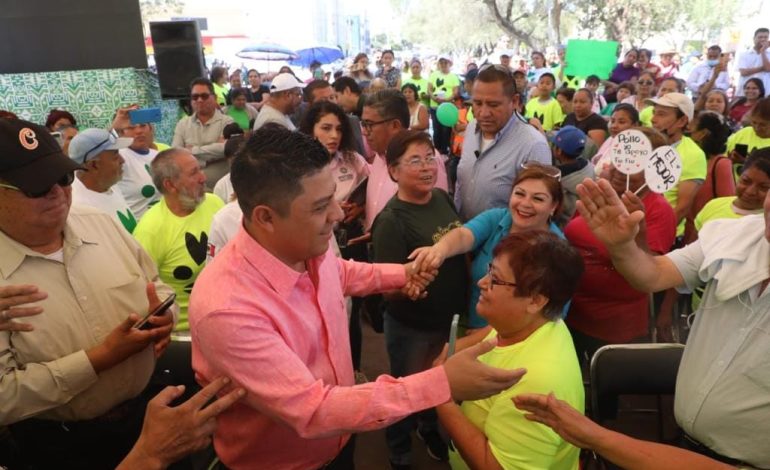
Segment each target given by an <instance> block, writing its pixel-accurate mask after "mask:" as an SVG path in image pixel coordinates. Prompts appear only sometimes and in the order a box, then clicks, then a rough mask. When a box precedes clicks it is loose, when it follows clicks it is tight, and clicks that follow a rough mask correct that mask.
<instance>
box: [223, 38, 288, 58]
mask: <svg viewBox="0 0 770 470" xmlns="http://www.w3.org/2000/svg"><path fill="white" fill-rule="evenodd" d="M235 55H236V56H238V57H240V58H241V59H251V60H293V59H297V58H298V57H299V56H298V55H297V53H296V52H294V51H293V50H291V49H289V48H288V47H285V46H282V45H280V44H275V43H270V42H263V43H259V44H252V45H250V46H246V47H244V48H243V49H241V50H240V51H239V52H237V53H236V54H235Z"/></svg>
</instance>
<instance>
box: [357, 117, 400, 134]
mask: <svg viewBox="0 0 770 470" xmlns="http://www.w3.org/2000/svg"><path fill="white" fill-rule="evenodd" d="M396 119H397V118H388V119H383V120H382V121H361V127H363V128H364V130H365V131H366V132H372V127H374V126H379V125H380V124H385V123H386V122H389V121H394V120H396Z"/></svg>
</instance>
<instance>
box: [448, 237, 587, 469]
mask: <svg viewBox="0 0 770 470" xmlns="http://www.w3.org/2000/svg"><path fill="white" fill-rule="evenodd" d="M582 272H583V262H582V260H581V258H580V255H579V254H578V253H577V251H576V250H575V249H574V248H572V247H571V246H570V245H569V243H567V242H566V241H564V240H562V239H560V238H559V237H558V236H556V235H554V234H552V233H550V232H545V231H526V232H519V233H514V234H512V235H510V236H508V237H507V238H505V239H503V240H502V241H501V242H500V243H499V244H498V245H497V247H496V248H495V249H494V259H493V260H492V263H491V264H490V266H489V271H488V273H487V275H486V276H484V277H483V278H482V279H481V280H480V281H479V287H481V289H482V293H481V296H480V298H479V302H478V306H477V310H478V313H479V314H480V315H482V316H484V317H485V318H486V319H487V321H489V324H490V327H488V328H486V329H483V330H479V332H478V333H475V334H473V335H471V336H467V337H465V338H462V339H461V340H459V341H458V342H457V349H458V350H459V349H464V348H466V347H469V346H472V345H473V344H475V343H477V342H478V341H480V340H482V339H484V338H485V337H486V338H494V337H497V347H496V348H495V349H493V350H492V351H489V352H488V353H486V354H483V355H481V356H479V358H478V360H479V361H481V362H483V363H485V364H489V365H494V366H496V367H503V368H511V367H514V366H515V367H526V368H527V373H526V374H525V375H524V377H523V378H522V379H521V381H519V383H517V384H516V385H514V386H513V387H511V388H509V389H508V390H506V391H504V392H502V393H500V394H498V395H495V396H493V397H490V398H486V399H483V400H476V401H465V402H463V403H462V405H459V406H458V405H456V404H455V403H454V402H449V403H446V404H443V405H441V406H439V407H437V408H436V410H437V411H438V415H439V419H440V420H441V424H442V425H443V427H444V429H446V431H447V433H448V434H449V437H450V438H451V440H452V446H450V449H451V451H450V455H449V463H450V465H451V466H452V469H454V470H457V469H467V468H517V469H533V470H534V469H544V468H548V469H551V470H575V469H577V468H578V457H579V450H578V449H577V448H576V447H574V446H573V445H571V444H569V443H568V442H567V441H565V440H564V439H563V438H561V437H560V436H559V435H558V434H556V433H555V432H554V431H552V430H550V429H548V428H546V427H544V426H540V425H539V424H536V423H533V422H532V421H529V420H527V419H526V418H525V417H524V414H525V413H524V412H523V411H522V410H519V409H518V408H516V407H515V406H514V404H513V402H512V401H511V399H512V397H513V396H515V395H519V394H521V393H550V392H553V393H554V394H555V395H556V396H557V397H559V398H560V399H563V400H565V401H566V402H567V403H569V404H570V405H571V406H573V407H575V408H577V409H578V410H580V411H581V412H582V411H583V407H584V390H583V381H582V378H581V374H580V367H579V365H578V360H577V356H576V354H575V348H574V346H573V345H572V338H571V337H570V334H569V331H568V330H567V327H566V326H565V324H564V322H563V321H562V320H561V319H560V314H561V309H562V307H563V306H564V304H565V303H566V302H567V301H568V300H569V299H570V297H572V293H573V292H574V290H575V288H576V287H577V283H578V280H579V279H580V276H581V274H582Z"/></svg>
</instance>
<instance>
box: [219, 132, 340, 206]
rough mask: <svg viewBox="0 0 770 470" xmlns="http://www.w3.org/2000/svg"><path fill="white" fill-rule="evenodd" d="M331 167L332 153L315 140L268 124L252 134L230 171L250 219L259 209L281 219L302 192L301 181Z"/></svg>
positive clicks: (239, 203)
mask: <svg viewBox="0 0 770 470" xmlns="http://www.w3.org/2000/svg"><path fill="white" fill-rule="evenodd" d="M328 164H329V152H328V151H327V150H326V148H325V147H324V146H323V145H321V143H320V142H318V141H317V140H315V139H314V138H312V137H310V136H308V135H305V134H303V133H301V132H293V131H290V130H288V129H286V128H285V127H283V126H280V125H270V124H267V125H265V126H263V127H261V128H260V129H259V130H257V131H256V132H255V133H253V134H252V135H251V137H250V138H249V140H248V141H247V142H246V143H245V144H244V145H243V147H241V149H240V150H239V151H238V152H237V153H236V155H235V159H234V160H233V164H232V167H231V168H230V180H231V181H232V183H233V189H234V190H235V194H236V197H237V198H238V205H240V207H241V210H242V211H243V216H244V217H245V218H246V219H247V220H248V219H250V218H251V214H252V212H253V211H254V208H255V207H257V206H263V205H264V206H269V207H271V208H272V209H273V210H275V211H276V212H277V213H278V214H279V215H280V216H282V217H284V216H286V215H287V214H288V213H289V207H290V206H291V202H292V201H293V200H294V199H295V198H296V197H297V196H298V195H299V194H301V192H302V179H303V178H305V177H307V176H312V175H314V174H315V173H317V172H319V171H321V170H322V169H323V168H324V167H325V166H326V165H328Z"/></svg>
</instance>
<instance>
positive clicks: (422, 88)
mask: <svg viewBox="0 0 770 470" xmlns="http://www.w3.org/2000/svg"><path fill="white" fill-rule="evenodd" d="M407 83H411V84H412V85H414V86H416V87H417V99H418V100H420V103H422V104H424V105H425V106H426V107H428V106H430V98H426V99H422V98H421V97H420V96H422V94H423V93H425V94H426V95H427V94H428V79H427V78H422V77H420V78H414V77H412V74H409V77H408V78H404V79H402V80H401V88H403V87H404V85H406V84H407ZM450 91H451V90H450Z"/></svg>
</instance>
